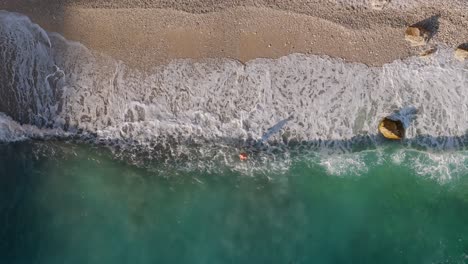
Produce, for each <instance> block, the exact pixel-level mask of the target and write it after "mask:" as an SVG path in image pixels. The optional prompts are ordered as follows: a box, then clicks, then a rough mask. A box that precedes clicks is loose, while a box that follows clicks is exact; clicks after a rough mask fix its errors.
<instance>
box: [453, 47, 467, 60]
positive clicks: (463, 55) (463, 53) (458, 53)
mask: <svg viewBox="0 0 468 264" xmlns="http://www.w3.org/2000/svg"><path fill="white" fill-rule="evenodd" d="M454 55H455V58H456V59H457V60H459V61H464V60H465V59H467V58H468V47H466V48H465V47H458V48H457V49H456V50H455V54H454Z"/></svg>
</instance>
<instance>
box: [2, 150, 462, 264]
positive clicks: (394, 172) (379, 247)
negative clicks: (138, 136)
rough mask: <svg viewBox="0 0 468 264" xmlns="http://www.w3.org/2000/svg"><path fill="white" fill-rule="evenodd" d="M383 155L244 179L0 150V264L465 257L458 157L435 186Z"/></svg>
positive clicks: (88, 154) (79, 153) (230, 173)
mask: <svg viewBox="0 0 468 264" xmlns="http://www.w3.org/2000/svg"><path fill="white" fill-rule="evenodd" d="M384 148H385V149H383V151H382V150H381V151H377V150H370V151H368V152H367V153H366V154H365V159H364V162H365V164H366V168H365V169H361V170H359V171H358V173H356V171H355V168H353V167H352V166H349V167H350V170H349V172H341V173H339V174H336V173H334V172H333V171H330V170H329V169H328V168H327V166H326V165H324V164H325V163H326V162H325V163H324V162H323V160H322V161H313V160H306V159H304V160H300V159H299V160H295V161H294V162H292V163H291V164H290V165H289V167H288V168H287V170H286V171H277V172H275V171H271V173H269V174H266V173H264V172H262V173H260V172H259V173H258V174H253V175H251V174H249V175H246V174H243V173H241V172H237V171H235V170H232V169H228V168H226V169H223V170H219V171H217V172H211V173H210V172H207V171H203V170H199V171H196V170H194V171H187V170H181V169H180V170H178V169H177V168H173V167H172V168H170V169H169V168H168V169H167V171H165V172H164V170H161V169H158V170H151V168H138V167H136V166H134V165H130V164H127V163H125V162H123V161H119V160H115V159H114V158H113V156H112V155H111V154H110V153H109V152H108V151H107V150H105V149H100V148H98V147H93V146H88V145H76V144H69V143H59V142H23V143H10V144H3V145H0V157H1V158H0V175H1V177H0V181H1V182H0V188H1V191H0V212H1V214H0V215H1V217H0V237H2V240H1V241H0V254H1V256H2V263H12V264H16V263H48V264H54V263H468V225H467V223H468V172H467V170H466V166H467V164H466V159H465V161H464V163H463V162H462V163H461V164H458V165H457V166H458V168H456V167H453V168H451V170H452V171H454V173H453V174H451V176H452V177H451V178H450V179H447V178H446V177H444V178H443V179H445V180H441V178H437V177H434V174H432V175H429V174H427V175H426V174H424V173H421V171H420V170H418V169H415V168H414V167H413V166H411V165H412V164H407V163H405V160H411V157H415V156H417V155H425V154H424V153H420V152H417V151H410V150H405V149H402V148H400V147H398V146H387V147H384ZM379 153H380V154H379ZM382 153H384V154H383V156H382ZM398 153H405V155H404V156H405V159H403V162H401V163H398V162H395V158H394V156H395V155H397V154H398ZM455 154H457V155H465V157H466V153H465V152H458V153H455ZM398 155H400V154H398ZM337 158H339V157H337ZM460 166H461V167H460ZM345 167H346V166H345ZM353 170H354V173H352V171H353ZM154 171H159V172H154ZM161 171H163V172H161Z"/></svg>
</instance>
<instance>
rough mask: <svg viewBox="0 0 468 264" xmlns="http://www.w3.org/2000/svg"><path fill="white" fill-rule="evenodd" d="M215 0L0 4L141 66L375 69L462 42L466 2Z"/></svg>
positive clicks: (467, 26)
mask: <svg viewBox="0 0 468 264" xmlns="http://www.w3.org/2000/svg"><path fill="white" fill-rule="evenodd" d="M215 2H216V3H211V1H208V0H198V1H177V0H172V1H156V0H149V1H143V0H116V1H113V0H96V1H85V0H81V1H80V0H77V1H71V0H68V1H58V0H47V1H44V0H42V1H37V0H36V1H34V0H3V1H1V0H0V9H4V10H7V11H15V12H19V13H23V14H26V15H28V16H29V17H30V18H31V19H32V20H33V21H34V22H35V23H38V24H39V25H40V26H42V27H43V28H45V29H46V30H48V31H53V32H58V33H60V34H62V35H64V36H65V37H66V38H67V39H69V40H74V41H79V42H81V43H83V44H84V45H86V46H87V47H89V48H91V49H93V50H95V51H98V52H102V53H104V54H107V55H110V56H112V57H114V58H117V59H120V60H122V61H124V62H125V63H127V64H128V65H131V66H134V67H141V68H148V67H152V66H156V65H160V64H164V63H167V62H169V61H170V60H172V59H176V58H193V59H202V58H219V57H222V58H232V59H236V60H240V61H242V62H246V61H248V60H251V59H255V58H277V57H280V56H284V55H287V54H290V53H308V54H320V55H328V56H331V57H340V58H343V59H345V60H347V61H352V62H361V63H365V64H367V65H371V66H379V65H382V64H384V63H388V62H392V61H393V60H395V59H401V58H405V57H408V56H411V55H417V54H419V53H420V52H421V50H423V49H426V48H428V47H432V46H434V45H436V43H442V44H446V45H449V46H453V47H455V46H457V45H459V44H461V43H464V42H468V1H464V2H463V1H461V2H460V1H455V0H454V1H446V2H444V4H443V5H442V4H434V3H433V2H431V1H430V0H427V1H423V0H421V1H415V2H414V3H413V5H412V6H407V7H400V6H397V4H393V6H392V4H385V3H386V2H385V1H377V0H375V1H367V2H366V1H361V2H362V3H360V4H353V3H352V2H353V1H349V2H350V3H345V1H331V0H330V1H328V0H321V1H314V2H312V3H310V2H308V1H296V2H294V3H290V1H281V0H276V1H266V0H265V1H256V0H252V1H215ZM337 2H339V3H341V4H338V3H337ZM375 3H378V4H379V3H384V4H383V8H382V6H379V5H378V4H375ZM397 3H398V2H397ZM431 17H432V20H433V21H434V22H435V23H436V24H437V25H435V26H438V31H437V34H436V35H435V36H434V38H433V39H431V41H430V42H429V44H428V45H427V46H426V47H411V46H410V45H409V43H407V42H406V41H405V40H404V31H405V28H406V26H408V25H411V24H413V23H416V22H419V21H421V20H424V19H427V18H431Z"/></svg>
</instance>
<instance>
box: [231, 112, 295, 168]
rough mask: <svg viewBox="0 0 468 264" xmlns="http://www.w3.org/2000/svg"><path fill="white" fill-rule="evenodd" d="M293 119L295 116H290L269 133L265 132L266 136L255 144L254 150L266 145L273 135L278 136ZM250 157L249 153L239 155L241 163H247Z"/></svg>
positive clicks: (269, 129) (269, 130) (268, 130)
mask: <svg viewBox="0 0 468 264" xmlns="http://www.w3.org/2000/svg"><path fill="white" fill-rule="evenodd" d="M292 119H293V116H292V115H291V116H289V117H288V118H286V119H283V120H281V121H279V122H278V123H276V124H275V125H274V126H272V127H270V128H268V129H267V131H266V132H265V134H263V136H262V137H261V138H260V140H259V141H257V143H255V144H254V145H253V148H258V147H259V146H260V145H261V144H264V143H265V142H267V141H268V139H269V138H270V137H271V136H272V135H273V134H276V133H278V132H279V131H280V130H281V129H282V128H283V127H284V126H285V125H286V124H287V123H288V122H289V121H291V120H292ZM248 157H249V155H248V154H247V152H245V151H243V152H241V153H240V154H239V159H240V160H241V161H245V160H247V159H248Z"/></svg>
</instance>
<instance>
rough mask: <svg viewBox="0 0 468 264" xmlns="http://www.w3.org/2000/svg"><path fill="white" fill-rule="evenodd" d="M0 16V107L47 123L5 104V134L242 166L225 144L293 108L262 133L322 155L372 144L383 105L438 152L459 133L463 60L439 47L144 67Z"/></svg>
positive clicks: (347, 162)
mask: <svg viewBox="0 0 468 264" xmlns="http://www.w3.org/2000/svg"><path fill="white" fill-rule="evenodd" d="M0 20H1V21H2V22H3V23H5V24H7V25H10V26H9V27H4V28H2V30H1V31H0V33H1V34H0V35H2V36H3V37H5V36H7V37H8V40H9V41H8V45H0V46H1V47H0V48H1V49H2V53H1V55H2V56H3V57H2V59H4V60H5V61H7V64H6V65H7V66H6V68H3V69H4V70H5V71H6V72H8V71H10V70H12V71H14V72H15V74H14V75H13V76H14V79H13V80H12V82H10V83H8V84H7V85H5V84H2V91H1V93H2V95H4V96H5V97H4V98H9V99H10V100H9V101H8V103H5V102H3V103H4V104H5V105H3V106H0V107H1V108H2V109H6V110H5V111H8V113H9V114H10V115H11V116H13V117H14V118H15V119H17V121H20V122H23V123H30V124H32V125H37V126H38V127H49V129H39V128H37V127H34V128H33V126H20V125H18V123H15V122H14V121H13V120H11V119H8V118H6V117H5V116H4V115H2V116H1V118H2V122H3V123H2V126H3V129H2V132H0V134H1V135H0V136H1V140H4V141H5V140H6V141H8V140H17V139H18V138H24V137H27V136H29V135H33V136H38V135H40V131H45V132H44V134H45V135H49V134H50V133H52V134H53V133H59V134H60V133H61V134H64V133H65V132H64V131H66V132H67V133H70V134H73V133H88V134H93V135H95V138H96V140H97V141H101V142H117V143H118V144H119V145H120V147H125V146H126V147H128V148H129V149H133V147H135V146H137V147H138V148H143V149H144V151H147V152H148V153H149V154H148V156H151V155H154V151H159V150H154V148H157V149H162V150H161V151H159V152H158V154H157V155H156V157H162V156H167V157H170V159H176V160H177V159H180V160H184V162H186V164H191V165H190V166H192V167H194V168H196V167H199V166H200V164H202V163H203V164H204V165H203V166H205V167H209V166H210V164H214V162H215V161H221V162H223V163H226V164H230V166H234V167H236V168H238V169H239V170H243V167H245V166H246V165H245V164H243V165H239V164H237V163H236V158H237V157H236V155H232V152H236V151H235V149H236V148H237V147H239V146H240V145H242V144H241V143H240V142H243V141H244V140H247V139H248V138H253V139H260V138H261V137H262V135H264V134H265V132H266V131H268V129H269V128H271V127H272V126H274V125H275V124H277V123H278V122H279V121H281V120H284V119H285V118H288V117H290V116H291V117H292V118H291V120H290V121H288V123H287V124H286V125H285V126H284V128H283V129H282V130H281V131H280V132H279V133H277V134H276V135H273V136H272V137H271V138H270V143H271V142H280V143H281V142H293V141H294V142H303V143H306V145H307V146H308V147H309V149H311V150H314V151H318V152H320V153H324V154H327V155H328V154H339V153H342V154H349V153H352V152H353V151H354V149H355V148H356V145H359V144H365V145H372V146H374V147H375V146H378V145H379V144H380V143H379V139H378V137H376V134H377V131H376V127H377V125H378V123H379V121H380V120H381V118H383V117H385V116H388V115H392V116H394V117H396V118H399V119H401V120H403V122H404V124H405V126H406V127H407V133H406V136H407V140H406V141H405V143H404V144H406V145H407V146H410V147H415V148H425V149H428V150H430V151H445V150H459V149H465V148H466V146H467V144H468V142H467V132H468V64H467V63H466V62H459V61H457V60H454V59H453V56H452V50H451V49H450V48H448V47H440V48H439V52H438V53H437V54H435V55H434V56H433V57H432V58H430V59H427V60H424V59H421V58H417V57H415V58H410V59H407V60H404V61H395V62H393V63H390V64H386V65H384V66H383V67H368V66H366V65H363V64H357V63H346V62H344V61H342V60H340V59H333V58H329V57H326V56H314V55H303V54H291V55H288V56H285V57H282V58H279V59H256V60H253V61H250V62H248V63H247V64H245V65H244V64H241V63H239V62H237V61H233V60H229V59H211V60H206V61H204V62H195V61H192V60H175V61H173V62H171V63H170V64H168V65H166V66H160V67H156V68H154V69H153V70H151V71H148V72H141V71H138V70H135V69H131V68H129V67H127V66H126V65H125V64H123V63H122V62H120V61H117V60H114V59H113V58H110V57H107V56H104V55H100V54H96V53H95V52H92V51H90V50H88V49H87V48H86V47H84V46H83V45H81V44H79V43H72V42H69V41H67V40H65V39H64V38H63V37H61V36H60V35H58V34H48V35H46V34H45V32H44V31H43V30H42V29H40V28H39V27H38V26H36V25H33V24H32V23H31V22H30V21H29V20H28V19H26V18H25V17H23V16H20V15H17V14H11V13H5V12H2V13H0ZM18 28H20V30H18ZM13 31H14V32H13ZM28 32H29V33H28ZM50 47H51V48H50ZM11 54H14V56H15V59H14V60H12V59H11V57H10V56H11ZM9 58H10V60H9ZM14 88H17V89H14ZM15 100H16V101H15ZM16 111H18V112H16ZM363 142H364V143H363ZM267 144H268V142H267ZM155 146H156V147H155ZM189 146H197V148H196V150H194V148H190V147H189ZM144 151H142V152H144ZM270 151H271V150H270ZM271 153H274V152H271ZM278 153H281V155H282V156H283V159H282V161H281V162H279V163H278V162H277V160H276V159H278V156H277V155H278ZM288 153H289V152H288V151H279V152H277V153H276V154H271V155H270V154H268V153H267V154H265V155H263V154H261V155H259V157H258V159H257V160H256V162H257V163H258V162H260V163H261V164H263V165H265V166H264V167H272V168H273V167H274V168H276V169H278V167H281V168H287V164H289V163H290V162H291V159H290V156H289V154H288ZM262 155H263V156H262ZM275 155H276V156H275ZM194 156H195V157H194ZM325 156H326V155H325ZM325 156H324V157H325ZM213 157H214V158H213ZM329 157H330V156H327V158H324V159H323V160H322V161H321V163H322V164H324V165H325V166H327V168H329V171H331V172H332V173H335V172H336V173H337V174H340V173H338V171H340V172H341V171H344V170H345V169H346V168H354V169H355V170H365V163H363V162H362V161H360V159H359V158H356V157H345V156H343V157H342V158H343V159H344V161H343V160H341V161H337V160H334V159H330V158H329ZM137 159H139V156H138V158H136V159H135V160H137ZM246 164H248V163H246ZM327 164H328V165H327Z"/></svg>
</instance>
